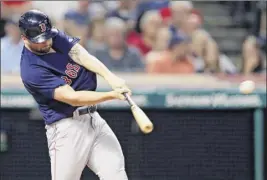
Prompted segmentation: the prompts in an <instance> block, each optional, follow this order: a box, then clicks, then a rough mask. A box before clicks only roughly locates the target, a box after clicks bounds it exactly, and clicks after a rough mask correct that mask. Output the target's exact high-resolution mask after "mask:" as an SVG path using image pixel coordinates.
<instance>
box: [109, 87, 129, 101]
mask: <svg viewBox="0 0 267 180" xmlns="http://www.w3.org/2000/svg"><path fill="white" fill-rule="evenodd" d="M123 93H128V94H130V95H131V90H129V89H128V88H116V89H115V90H114V91H112V95H113V97H114V98H115V99H119V100H125V99H126V98H125V96H124V95H123Z"/></svg>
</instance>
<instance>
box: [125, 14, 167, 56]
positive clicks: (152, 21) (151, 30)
mask: <svg viewBox="0 0 267 180" xmlns="http://www.w3.org/2000/svg"><path fill="white" fill-rule="evenodd" d="M162 25H163V24H162V17H161V15H160V14H159V12H158V11H156V10H151V11H147V12H146V13H145V14H144V15H143V16H142V19H141V22H140V26H141V30H142V33H141V34H140V36H135V37H133V38H128V40H127V42H128V44H130V45H133V46H135V47H137V48H138V49H139V50H140V51H141V52H142V54H143V55H146V54H147V53H148V52H149V51H151V50H152V47H153V45H154V44H155V42H156V38H157V32H158V30H159V29H160V28H161V27H162Z"/></svg>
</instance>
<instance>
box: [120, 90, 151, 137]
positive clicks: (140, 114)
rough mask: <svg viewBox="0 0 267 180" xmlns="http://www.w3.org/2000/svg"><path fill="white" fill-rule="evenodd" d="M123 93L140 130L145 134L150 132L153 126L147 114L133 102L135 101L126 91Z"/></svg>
mask: <svg viewBox="0 0 267 180" xmlns="http://www.w3.org/2000/svg"><path fill="white" fill-rule="evenodd" d="M123 95H124V96H125V97H126V100H127V101H128V103H129V105H130V107H131V111H132V114H133V116H134V119H135V120H136V122H137V124H138V126H139V128H140V129H141V131H142V132H143V133H145V134H148V133H150V132H152V131H153V128H154V126H153V124H152V122H151V121H150V119H149V118H148V117H147V115H146V114H145V113H144V111H143V110H142V109H141V108H140V107H138V106H137V105H136V104H135V102H134V101H133V100H132V98H131V97H130V96H129V95H128V94H127V93H123Z"/></svg>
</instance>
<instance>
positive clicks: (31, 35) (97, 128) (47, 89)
mask: <svg viewBox="0 0 267 180" xmlns="http://www.w3.org/2000/svg"><path fill="white" fill-rule="evenodd" d="M19 27H20V30H21V33H22V39H23V41H24V44H25V45H24V49H23V51H22V56H21V64H20V67H21V78H22V81H23V84H24V86H25V88H26V89H27V91H28V92H29V93H30V94H31V95H32V96H33V98H34V99H35V101H36V102H37V104H38V107H39V110H40V112H41V114H42V116H43V119H44V121H45V128H46V136H47V142H48V148H49V155H50V162H51V174H52V180H79V179H80V176H81V173H82V171H83V169H84V168H85V167H86V166H88V167H89V168H90V169H91V170H92V171H93V172H94V173H95V174H97V175H98V177H99V178H100V179H101V180H127V179H128V178H127V175H126V172H125V166H124V156H123V153H122V149H121V146H120V144H119V142H118V140H117V138H116V136H115V135H114V133H113V131H112V130H111V129H110V127H109V126H108V124H107V123H106V121H105V120H104V119H102V118H101V116H100V115H99V114H98V113H97V110H96V104H98V103H101V102H104V101H107V100H113V99H119V100H125V97H124V95H123V93H129V94H131V91H130V90H129V88H128V87H127V86H126V85H125V81H124V80H123V79H121V78H119V77H117V76H116V75H114V74H113V73H112V72H110V71H109V70H108V69H107V68H106V66H105V65H103V64H102V63H101V62H100V61H99V60H98V59H96V58H95V57H94V56H92V55H90V54H89V53H88V52H87V51H86V50H85V49H84V48H83V47H82V46H81V45H79V44H78V42H79V39H78V38H75V37H70V36H68V35H66V34H65V33H64V32H62V31H60V30H58V29H56V28H53V27H52V25H51V21H50V19H49V17H48V16H47V15H46V14H44V13H43V12H41V11H37V10H30V11H28V12H26V13H24V14H23V15H22V16H21V18H20V20H19ZM96 74H99V75H100V76H102V77H103V78H104V79H105V80H106V81H107V82H108V83H109V84H110V85H111V87H112V88H113V91H110V92H96V91H95V90H96V87H97V81H96Z"/></svg>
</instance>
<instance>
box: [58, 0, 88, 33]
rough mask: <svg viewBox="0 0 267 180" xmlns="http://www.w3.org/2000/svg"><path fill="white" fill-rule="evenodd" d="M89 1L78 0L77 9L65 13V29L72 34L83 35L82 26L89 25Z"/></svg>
mask: <svg viewBox="0 0 267 180" xmlns="http://www.w3.org/2000/svg"><path fill="white" fill-rule="evenodd" d="M89 4H90V3H89V1H78V7H77V9H69V10H68V11H67V12H66V13H65V15H64V23H63V30H64V31H65V32H66V33H67V34H69V35H71V36H82V34H83V33H80V27H82V28H83V29H84V28H85V27H84V26H88V24H89V22H90V19H89V11H88V9H89Z"/></svg>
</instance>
